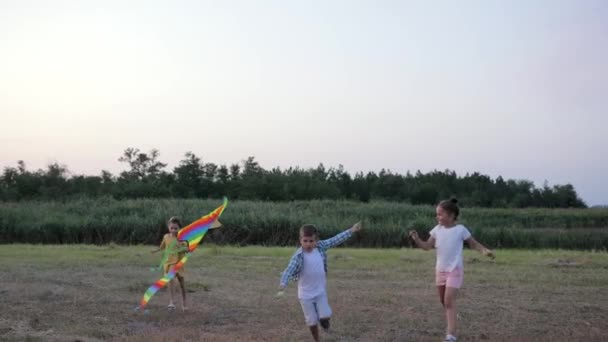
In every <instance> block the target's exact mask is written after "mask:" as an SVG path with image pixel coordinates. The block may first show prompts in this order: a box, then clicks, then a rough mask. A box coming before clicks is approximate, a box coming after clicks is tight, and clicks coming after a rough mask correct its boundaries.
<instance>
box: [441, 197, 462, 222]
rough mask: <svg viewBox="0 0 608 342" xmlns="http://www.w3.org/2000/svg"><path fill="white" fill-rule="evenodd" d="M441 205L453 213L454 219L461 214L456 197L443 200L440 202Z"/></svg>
mask: <svg viewBox="0 0 608 342" xmlns="http://www.w3.org/2000/svg"><path fill="white" fill-rule="evenodd" d="M439 207H440V208H441V209H443V210H445V211H447V212H448V213H451V214H453V215H454V219H457V218H458V214H460V208H458V200H457V199H455V198H454V197H452V198H450V199H449V200H443V201H441V202H439Z"/></svg>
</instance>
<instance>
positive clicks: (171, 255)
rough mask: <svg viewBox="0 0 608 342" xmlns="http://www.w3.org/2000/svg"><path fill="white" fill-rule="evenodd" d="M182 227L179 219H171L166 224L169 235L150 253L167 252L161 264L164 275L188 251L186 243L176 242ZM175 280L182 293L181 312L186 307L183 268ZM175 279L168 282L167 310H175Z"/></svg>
mask: <svg viewBox="0 0 608 342" xmlns="http://www.w3.org/2000/svg"><path fill="white" fill-rule="evenodd" d="M181 227H182V223H181V221H180V219H179V218H177V217H171V218H170V219H169V222H168V223H167V229H168V230H169V233H167V234H165V236H163V241H162V242H161V244H160V247H159V248H158V249H155V250H153V251H152V253H156V252H158V251H162V250H167V251H166V252H165V253H167V260H166V261H165V263H164V264H163V269H164V272H165V274H167V273H168V272H169V270H170V269H171V267H172V266H173V265H175V264H177V263H178V262H179V260H180V259H181V258H183V257H184V255H185V254H186V251H187V249H188V246H187V243H186V242H185V241H178V240H177V232H178V231H179V229H180V228H181ZM175 278H177V280H178V281H179V286H180V289H181V292H182V310H183V311H186V310H187V309H188V307H187V306H186V285H185V279H184V268H183V267H182V268H181V269H180V270H179V271H177V273H176V274H175ZM175 278H173V279H171V280H170V281H169V305H168V306H167V308H168V309H169V310H175V304H174V301H173V292H174V283H175Z"/></svg>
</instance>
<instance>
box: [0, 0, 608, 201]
mask: <svg viewBox="0 0 608 342" xmlns="http://www.w3.org/2000/svg"><path fill="white" fill-rule="evenodd" d="M606 61H608V1H603V0H570V1H560V0H544V1H541V0H538V1H533V0H512V1H506V0H501V1H491V0H479V1H447V0H446V1H428V0H427V1H422V0H421V1H372V0H370V1H331V0H325V1H285V0H283V1H249V0H247V1H209V2H204V1H162V2H161V1H107V0H105V1H57V0H54V1H51V0H49V1H24V0H14V1H12V0H0V124H1V126H0V127H2V128H1V132H2V133H1V134H0V167H5V166H15V165H16V162H17V160H20V159H22V160H24V161H25V162H26V164H27V165H28V168H29V169H31V170H33V169H38V168H44V167H45V166H46V165H47V164H48V163H50V162H59V163H61V164H65V165H67V166H68V168H69V169H70V170H71V171H72V173H73V174H89V175H97V174H100V172H101V170H102V169H107V170H110V171H112V172H113V173H118V172H119V171H121V170H123V169H124V168H125V167H124V166H123V165H122V164H121V163H119V162H118V157H119V156H120V155H121V154H122V151H123V150H124V149H126V148H127V147H137V148H140V149H141V150H143V151H146V152H147V151H149V150H150V149H151V148H157V149H159V150H160V159H161V160H162V161H164V162H167V163H168V164H169V167H168V168H167V170H168V171H171V170H172V169H173V167H175V166H176V165H177V163H178V161H179V160H181V159H183V155H184V153H185V152H186V151H192V152H194V153H195V154H197V155H199V156H201V157H202V158H203V160H204V161H205V162H214V163H217V164H223V163H226V164H231V163H235V162H239V161H241V160H243V159H245V158H246V157H248V156H255V157H256V159H257V160H258V161H259V162H260V164H261V165H262V166H263V167H265V168H267V169H270V168H272V167H274V166H281V167H288V166H296V165H298V166H301V167H314V166H316V165H318V164H319V163H321V162H322V163H324V164H325V165H326V166H338V164H342V165H344V167H345V168H346V169H347V170H348V171H350V172H353V173H354V172H357V171H379V170H380V169H382V168H386V169H391V170H392V171H395V172H399V173H405V172H406V171H407V170H410V171H412V172H415V171H416V170H421V171H423V172H427V171H431V170H433V169H438V170H444V169H452V170H455V171H457V172H458V173H459V174H464V173H466V172H475V171H479V172H481V173H484V174H487V175H490V176H491V177H497V176H499V175H502V176H503V177H504V178H511V179H528V180H532V181H534V182H535V183H536V185H537V186H542V184H543V182H544V181H545V180H547V181H548V183H549V185H553V184H564V183H571V184H573V185H574V186H575V188H576V189H577V191H578V193H579V195H580V196H581V197H582V198H583V200H585V201H586V202H587V204H589V205H594V204H607V203H608V182H607V181H606V176H607V175H608V160H607V158H606V155H608V135H607V134H606V133H607V131H608V62H606Z"/></svg>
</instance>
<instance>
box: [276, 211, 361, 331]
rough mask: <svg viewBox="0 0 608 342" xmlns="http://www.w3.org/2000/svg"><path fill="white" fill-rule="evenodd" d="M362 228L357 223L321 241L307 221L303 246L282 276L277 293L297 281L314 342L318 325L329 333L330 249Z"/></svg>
mask: <svg viewBox="0 0 608 342" xmlns="http://www.w3.org/2000/svg"><path fill="white" fill-rule="evenodd" d="M359 230H361V223H360V222H358V223H356V224H355V225H353V226H352V227H351V228H350V229H348V230H346V231H344V232H342V233H340V234H338V235H336V236H334V237H332V238H330V239H327V240H322V241H319V233H318V231H317V228H316V227H315V226H314V225H312V224H305V225H303V226H302V227H301V228H300V245H301V247H300V248H298V249H297V250H296V252H295V253H294V255H293V256H292V257H291V260H290V261H289V265H288V266H287V268H286V269H285V271H283V273H282V276H281V283H280V290H279V293H278V294H277V295H278V296H283V294H284V290H285V288H286V287H287V283H288V282H289V280H292V279H293V280H297V281H298V299H299V300H300V305H302V311H304V319H305V321H306V324H307V325H308V327H309V328H310V332H311V334H312V337H313V339H314V340H315V341H319V328H318V324H319V323H320V324H321V327H323V329H324V330H325V331H326V332H327V331H328V329H329V319H330V317H331V308H330V307H329V303H328V301H327V292H326V290H325V285H326V282H327V279H326V273H327V254H326V252H327V250H328V249H329V248H331V247H335V246H337V245H339V244H341V243H343V242H344V241H346V240H348V239H349V238H350V237H351V236H352V235H353V233H356V232H358V231H359Z"/></svg>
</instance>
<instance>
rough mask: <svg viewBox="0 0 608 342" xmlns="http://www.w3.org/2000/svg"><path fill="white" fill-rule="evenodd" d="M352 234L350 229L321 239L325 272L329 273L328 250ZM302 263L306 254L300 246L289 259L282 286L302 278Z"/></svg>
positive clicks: (319, 243) (320, 244) (319, 244)
mask: <svg viewBox="0 0 608 342" xmlns="http://www.w3.org/2000/svg"><path fill="white" fill-rule="evenodd" d="M351 236H353V233H352V232H351V231H350V229H349V230H347V231H344V232H342V233H340V234H338V235H336V236H334V237H332V238H330V239H327V240H321V241H319V242H318V243H317V249H319V253H321V257H322V258H323V266H324V267H325V273H327V253H326V252H327V250H328V249H330V248H332V247H335V246H338V245H339V244H341V243H343V242H344V241H346V240H348V239H349V238H350V237H351ZM302 265H304V256H303V255H302V247H300V248H298V250H296V252H295V253H294V254H293V256H292V257H291V260H289V264H288V265H287V268H286V269H285V271H283V273H282V274H281V286H283V287H285V286H287V283H288V282H289V281H290V280H293V281H296V280H298V279H299V278H300V273H301V272H302Z"/></svg>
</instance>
